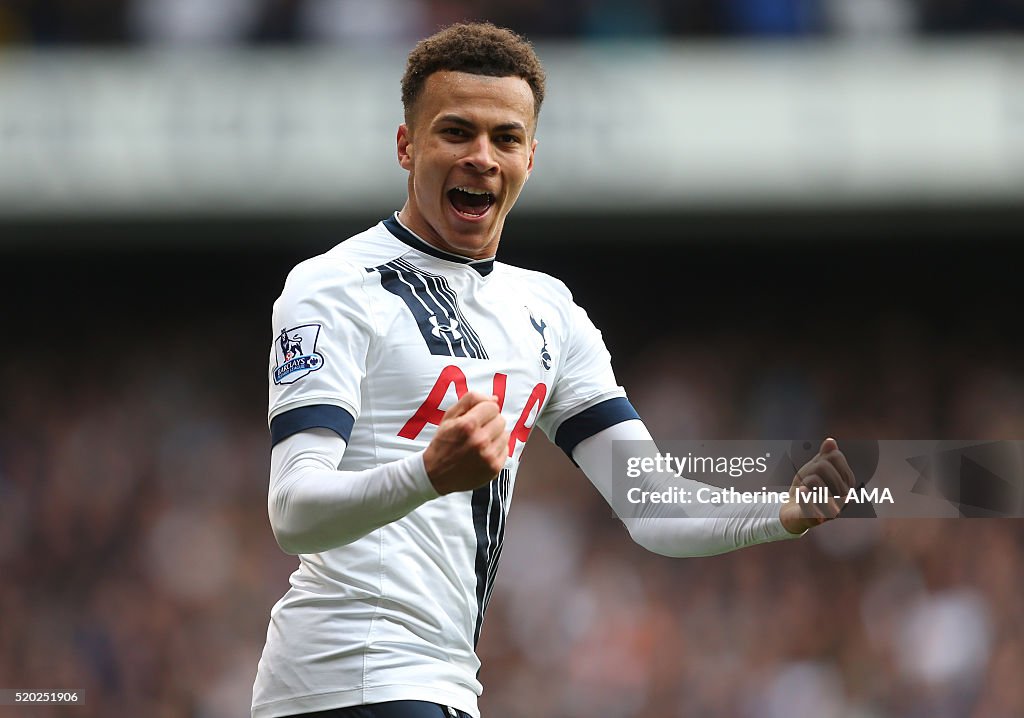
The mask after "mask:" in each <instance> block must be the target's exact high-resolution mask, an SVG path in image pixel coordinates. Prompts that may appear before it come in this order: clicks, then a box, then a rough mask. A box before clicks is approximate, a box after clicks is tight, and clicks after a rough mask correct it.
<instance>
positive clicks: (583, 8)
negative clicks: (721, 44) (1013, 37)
mask: <svg viewBox="0 0 1024 718" xmlns="http://www.w3.org/2000/svg"><path fill="white" fill-rule="evenodd" d="M462 20H491V21H493V22H495V23H498V24H501V25H505V26H508V27H511V28H513V29H515V30H518V31H519V32H522V33H524V34H526V35H527V36H528V37H530V38H532V39H537V40H540V39H545V38H550V37H557V38H575V39H587V38H594V39H599V38H607V37H626V38H647V39H654V38H659V37H695V36H696V37H719V38H721V37H823V36H824V37H834V36H854V37H878V36H915V35H920V34H925V35H931V34H957V33H961V34H962V33H1012V32H1019V31H1020V30H1022V29H1024V2H1022V0H856V1H855V2H851V1H850V0H562V1H560V2H542V1H541V0H493V1H492V0H487V1H486V2H484V1H483V0H373V2H367V1H366V0H218V2H210V1H209V0H4V2H3V3H0V44H13V45H43V46H47V45H76V44H158V45H168V44H169V45H189V46H194V45H231V44H242V43H322V42H326V43H360V42H361V43H367V42H372V43H376V42H392V41H393V42H401V43H408V42H409V41H410V40H412V39H416V38H419V37H424V36H426V35H428V34H430V33H431V32H433V31H434V30H436V29H437V28H438V27H439V26H441V25H446V24H449V23H452V22H457V21H462Z"/></svg>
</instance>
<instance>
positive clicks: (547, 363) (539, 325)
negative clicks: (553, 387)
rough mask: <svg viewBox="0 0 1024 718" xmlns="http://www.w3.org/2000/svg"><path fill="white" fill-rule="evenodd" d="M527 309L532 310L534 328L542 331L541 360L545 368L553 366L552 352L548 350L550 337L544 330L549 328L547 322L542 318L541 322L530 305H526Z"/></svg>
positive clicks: (531, 318) (531, 319)
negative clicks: (545, 334)
mask: <svg viewBox="0 0 1024 718" xmlns="http://www.w3.org/2000/svg"><path fill="white" fill-rule="evenodd" d="M526 311H528V312H530V324H532V325H533V328H534V329H536V330H537V331H538V332H539V333H540V339H541V341H542V342H543V345H542V346H541V348H540V360H541V363H543V364H544V368H545V369H550V368H551V352H549V351H548V338H547V337H546V336H544V330H545V329H547V328H548V325H547V322H545V321H544V320H543V319H541V320H540V321H539V322H538V321H537V320H536V318H535V317H534V316H533V312H531V311H530V308H529V307H526Z"/></svg>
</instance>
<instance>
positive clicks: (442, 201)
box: [398, 71, 537, 259]
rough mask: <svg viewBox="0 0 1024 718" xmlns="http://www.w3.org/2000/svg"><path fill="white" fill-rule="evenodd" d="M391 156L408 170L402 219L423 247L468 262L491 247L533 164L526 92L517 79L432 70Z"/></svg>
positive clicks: (530, 100) (491, 252) (493, 249)
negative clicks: (395, 157) (442, 251)
mask: <svg viewBox="0 0 1024 718" xmlns="http://www.w3.org/2000/svg"><path fill="white" fill-rule="evenodd" d="M409 120H410V121H409V124H408V125H405V124H403V125H401V126H400V127H399V128H398V161H399V164H401V165H402V167H403V168H404V169H406V170H408V171H409V201H408V202H407V203H406V205H405V207H404V208H403V209H402V212H401V215H400V217H401V219H402V221H403V222H404V223H405V224H406V225H407V226H408V227H409V228H410V229H411V230H412V231H414V232H415V233H416V234H418V235H419V236H420V237H422V238H423V239H424V240H425V241H427V242H429V243H430V244H432V245H434V246H436V247H438V248H439V249H443V250H445V251H448V252H453V253H455V254H460V255H462V256H465V257H473V258H475V259H479V258H483V257H491V256H493V255H494V253H495V252H496V251H497V248H498V240H499V239H500V238H501V229H502V227H503V226H504V224H505V216H506V215H507V214H508V212H509V210H510V209H512V205H513V204H515V201H516V199H517V198H518V197H519V192H520V191H521V190H522V189H523V184H524V183H525V182H526V178H527V177H529V175H530V171H531V170H532V169H533V153H534V150H535V149H536V147H537V142H536V140H534V139H533V133H534V129H535V127H534V116H533V93H532V92H531V91H530V86H529V84H528V83H527V82H526V80H523V79H522V78H520V77H487V76H484V75H471V74H468V73H465V72H450V71H443V72H435V73H434V74H432V75H430V76H429V77H428V78H427V81H426V83H425V84H424V87H423V92H422V94H421V95H420V97H419V99H418V100H417V102H416V105H415V106H414V108H413V110H412V116H411V117H410V118H409Z"/></svg>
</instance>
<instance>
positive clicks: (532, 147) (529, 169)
mask: <svg viewBox="0 0 1024 718" xmlns="http://www.w3.org/2000/svg"><path fill="white" fill-rule="evenodd" d="M536 152H537V140H534V141H533V144H531V145H530V160H529V162H528V163H527V165H526V179H530V173H531V172H533V155H534V154H535V153H536Z"/></svg>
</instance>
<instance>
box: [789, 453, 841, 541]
mask: <svg viewBox="0 0 1024 718" xmlns="http://www.w3.org/2000/svg"><path fill="white" fill-rule="evenodd" d="M855 485H856V479H855V478H854V476H853V470H852V469H851V468H850V465H849V464H848V463H847V461H846V457H845V456H844V455H843V452H842V451H840V450H839V445H838V444H837V443H836V440H835V439H825V440H824V441H823V442H821V448H820V449H818V453H817V454H816V455H815V457H814V458H813V459H811V460H810V461H808V462H807V463H806V464H804V465H803V466H802V467H801V468H800V470H799V471H797V472H796V476H795V477H794V478H793V484H792V486H790V488H789V502H788V503H786V505H785V506H783V507H782V510H781V511H780V512H779V519H780V520H781V521H782V525H783V526H784V527H785V528H786V530H787V531H789V532H790V533H794V534H798V533H803V532H804V531H806V530H807V529H809V528H811V527H813V526H818V525H819V524H823V523H825V522H826V521H829V520H831V519H834V518H835V517H836V516H838V515H839V512H840V511H842V510H843V507H844V506H845V505H846V496H847V494H848V493H849V491H850V489H851V488H853V487H854V486H855ZM798 489H799V490H798ZM814 489H819V491H818V492H814V493H812V492H813V490H814ZM824 489H827V490H828V494H827V498H828V500H827V501H811V500H808V498H809V496H814V497H815V498H821V497H823V496H824V491H823V490H824Z"/></svg>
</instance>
